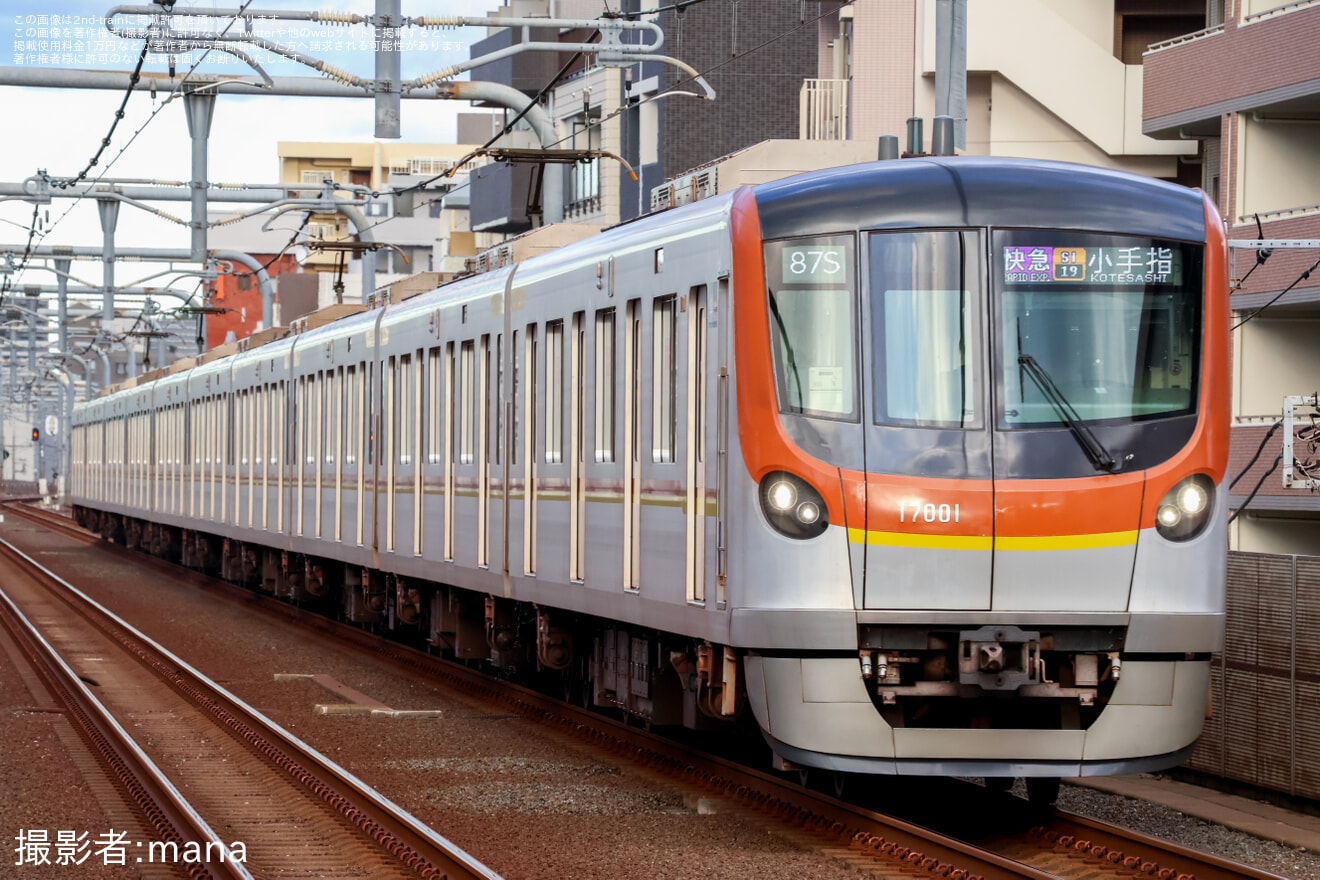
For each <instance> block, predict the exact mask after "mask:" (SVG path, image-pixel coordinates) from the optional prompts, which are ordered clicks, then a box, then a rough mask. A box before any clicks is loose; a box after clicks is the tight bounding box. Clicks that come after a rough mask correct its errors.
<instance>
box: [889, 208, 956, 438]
mask: <svg viewBox="0 0 1320 880" xmlns="http://www.w3.org/2000/svg"><path fill="white" fill-rule="evenodd" d="M977 239H978V237H977V234H976V233H974V232H959V231H956V230H952V231H940V232H902V233H877V234H873V235H872V236H871V240H870V260H871V281H870V284H871V291H870V295H871V326H872V334H873V337H874V347H875V351H874V355H873V363H872V370H873V373H872V375H873V376H874V382H875V395H874V396H875V421H876V423H877V424H881V425H911V426H916V427H929V428H977V427H980V424H981V415H980V403H979V402H980V400H981V371H980V369H979V366H978V365H979V364H980V351H981V344H980V338H981V333H980V327H979V309H978V306H977V303H978V301H979V299H980V296H981V294H980V291H981V282H980V270H979V266H980V262H979V261H980V253H981V248H980V246H979V245H978V243H977Z"/></svg>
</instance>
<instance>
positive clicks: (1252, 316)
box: [1228, 257, 1320, 333]
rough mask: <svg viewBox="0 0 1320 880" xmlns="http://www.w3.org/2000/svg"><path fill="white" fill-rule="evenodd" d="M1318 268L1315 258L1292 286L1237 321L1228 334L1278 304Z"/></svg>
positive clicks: (1319, 261)
mask: <svg viewBox="0 0 1320 880" xmlns="http://www.w3.org/2000/svg"><path fill="white" fill-rule="evenodd" d="M1318 267H1320V257H1317V258H1316V261H1315V262H1314V263H1312V264H1311V268H1309V269H1307V270H1306V271H1304V272H1302V274H1301V275H1298V276H1297V278H1296V279H1295V280H1294V281H1293V283H1292V284H1289V285H1288V286H1287V287H1285V288H1284V289H1283V290H1280V291H1279V292H1278V293H1277V294H1276V295H1275V296H1274V298H1273V299H1271V300H1270V301H1269V302H1267V303H1265V305H1263V306H1261V307H1260V308H1258V309H1256V311H1254V312H1252V313H1251V314H1250V315H1247V316H1246V317H1245V318H1243V319H1242V320H1241V321H1238V322H1237V323H1236V324H1234V325H1233V326H1232V327H1231V328H1230V329H1229V331H1228V332H1230V333H1232V332H1233V331H1234V330H1236V329H1237V328H1239V327H1241V326H1242V325H1243V324H1245V323H1247V322H1248V321H1250V320H1251V319H1252V318H1254V317H1256V316H1257V315H1259V314H1260V313H1261V312H1263V311H1265V310H1266V309H1268V308H1269V307H1270V306H1272V305H1274V304H1275V303H1276V302H1278V301H1279V300H1281V299H1283V296H1284V294H1286V293H1287V292H1288V291H1290V290H1292V289H1293V288H1294V287H1296V286H1297V285H1299V284H1301V283H1302V282H1303V281H1305V280H1306V279H1308V278H1310V277H1311V273H1312V272H1314V271H1315V270H1316V269H1317V268H1318Z"/></svg>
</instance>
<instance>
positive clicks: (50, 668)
mask: <svg viewBox="0 0 1320 880" xmlns="http://www.w3.org/2000/svg"><path fill="white" fill-rule="evenodd" d="M0 553H2V554H3V555H4V556H5V557H6V558H9V559H11V560H12V561H13V562H15V563H17V564H18V565H20V566H22V567H24V568H27V567H28V566H27V564H26V561H27V560H28V559H29V557H27V555H26V554H24V553H23V552H22V551H21V550H18V549H17V548H16V547H14V546H13V545H12V544H10V543H9V542H7V541H5V540H3V539H0ZM0 619H3V621H4V623H5V626H6V628H8V629H9V630H10V632H11V633H12V634H13V635H14V637H15V641H16V642H17V643H18V645H19V646H20V647H21V648H22V649H23V651H24V653H26V654H27V656H28V658H29V659H30V660H31V662H32V665H33V667H34V668H35V669H36V670H37V671H38V673H39V674H40V675H41V676H42V678H43V679H45V682H46V684H47V686H48V687H49V688H50V690H51V691H52V693H53V694H54V695H55V696H56V698H57V699H59V700H60V702H62V703H64V705H65V707H66V708H67V709H68V711H69V714H70V717H71V719H72V720H73V721H75V722H76V726H77V727H78V728H79V730H80V733H81V734H82V736H83V738H84V740H85V741H86V742H87V743H88V745H89V746H91V750H92V752H93V753H95V754H98V755H99V756H100V757H101V760H102V761H103V762H104V763H105V764H106V765H107V769H108V770H109V771H110V772H111V774H112V775H113V776H114V777H115V778H116V779H117V781H118V783H119V785H120V787H121V788H122V789H123V790H124V791H125V793H126V794H127V795H128V797H129V800H130V801H131V802H132V803H134V804H135V805H136V807H137V808H138V810H139V811H140V812H141V813H142V815H143V818H144V819H145V820H146V822H147V824H148V825H149V826H151V827H153V828H154V829H155V830H156V831H157V832H159V833H160V834H161V835H162V836H164V837H165V838H167V839H169V840H171V841H172V842H174V843H176V844H180V845H182V844H186V843H187V842H189V841H203V840H204V841H207V842H208V844H207V848H208V850H209V848H210V846H211V845H216V846H218V847H219V848H220V851H221V852H224V853H226V854H228V853H229V848H228V847H227V846H226V845H225V843H224V841H222V840H221V839H220V837H219V836H218V835H217V834H216V833H215V832H214V831H213V830H212V829H211V827H210V825H208V824H207V823H206V820H204V819H203V818H202V817H201V816H200V815H199V814H198V813H197V811H196V810H195V809H194V808H193V806H192V805H191V804H190V803H188V800H187V799H186V798H185V797H184V796H183V795H182V794H181V793H180V792H179V790H178V789H177V788H175V787H174V784H173V783H172V782H170V780H169V779H168V778H167V777H166V776H165V774H164V773H163V772H162V771H161V769H160V768H159V767H157V766H156V764H155V762H154V761H152V760H151V758H150V757H148V755H147V753H146V752H144V751H143V750H142V748H141V746H139V745H138V744H137V742H136V741H135V740H134V739H133V737H132V736H131V735H130V734H129V733H128V731H126V730H124V728H123V726H122V725H120V723H119V722H118V721H117V720H115V718H114V716H113V715H111V714H110V711H109V710H108V709H107V708H106V707H105V705H104V704H103V703H102V702H101V701H100V700H98V699H97V698H96V696H95V695H94V694H93V693H92V691H91V689H90V688H88V687H87V685H86V684H84V683H83V681H82V680H81V679H80V678H79V677H78V674H77V673H76V672H74V671H73V670H72V669H71V668H70V667H69V665H68V664H67V663H65V662H64V658H63V657H61V656H60V655H59V652H57V651H56V650H55V647H54V646H53V645H51V643H50V642H49V641H47V640H46V638H45V636H43V635H42V634H41V632H40V631H39V630H38V629H37V627H36V625H35V624H33V623H32V621H31V620H29V619H28V617H27V616H26V615H25V614H23V612H22V611H21V610H20V609H19V607H18V606H17V605H16V604H14V601H13V600H12V599H10V598H9V596H8V594H7V593H5V591H4V590H3V589H0ZM188 875H189V876H190V877H198V878H201V877H210V878H213V880H253V878H252V875H251V874H250V873H249V872H248V870H247V869H246V868H245V867H243V865H242V864H241V863H239V862H235V861H232V860H231V859H229V858H225V859H224V861H222V862H215V863H211V862H205V863H200V864H195V865H190V866H189V867H188Z"/></svg>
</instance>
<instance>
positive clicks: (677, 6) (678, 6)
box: [601, 0, 706, 21]
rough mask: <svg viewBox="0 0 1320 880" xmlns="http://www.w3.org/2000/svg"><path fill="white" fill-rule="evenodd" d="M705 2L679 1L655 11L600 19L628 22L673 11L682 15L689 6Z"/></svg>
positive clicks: (643, 11)
mask: <svg viewBox="0 0 1320 880" xmlns="http://www.w3.org/2000/svg"><path fill="white" fill-rule="evenodd" d="M704 2H706V0H679V2H678V3H671V4H669V5H668V6H661V7H659V8H657V9H647V10H641V11H638V12H622V11H620V12H616V13H614V14H613V15H607V16H601V17H602V18H625V19H627V20H628V21H637V20H638V19H640V18H642V17H643V16H646V15H659V14H660V13H662V12H669V11H671V10H672V11H674V12H678V13H682V12H683V10H685V9H687V8H688V7H689V6H695V5H696V4H698V3H704Z"/></svg>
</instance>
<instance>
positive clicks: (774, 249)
mask: <svg viewBox="0 0 1320 880" xmlns="http://www.w3.org/2000/svg"><path fill="white" fill-rule="evenodd" d="M765 257H766V260H765V264H766V275H767V280H768V282H769V285H770V291H769V293H770V299H769V310H770V338H771V340H772V341H773V346H774V352H775V380H776V383H777V384H778V390H779V407H780V409H781V410H782V411H784V412H791V413H800V414H802V415H808V416H815V417H817V418H827V419H843V420H849V421H856V419H857V418H858V414H857V409H858V394H857V355H856V351H857V340H856V332H857V331H856V328H857V318H856V310H857V304H856V297H855V296H854V295H853V291H854V289H855V286H854V285H855V284H856V280H855V279H854V277H853V276H854V274H855V272H856V266H855V264H854V263H853V237H852V236H851V235H830V236H817V237H814V238H795V239H792V240H790V241H772V242H767V243H766V246H765Z"/></svg>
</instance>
